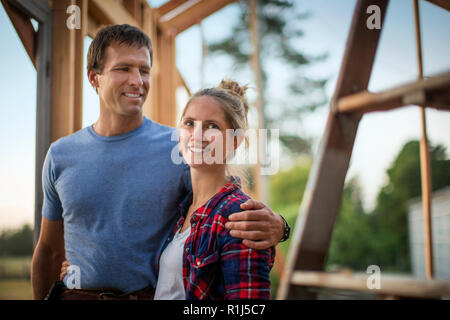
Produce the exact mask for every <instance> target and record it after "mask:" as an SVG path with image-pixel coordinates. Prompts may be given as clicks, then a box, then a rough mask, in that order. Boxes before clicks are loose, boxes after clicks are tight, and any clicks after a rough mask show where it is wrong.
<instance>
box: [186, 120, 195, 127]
mask: <svg viewBox="0 0 450 320" xmlns="http://www.w3.org/2000/svg"><path fill="white" fill-rule="evenodd" d="M184 125H186V126H188V127H190V126H193V125H194V123H193V122H192V121H190V120H187V121H185V122H184Z"/></svg>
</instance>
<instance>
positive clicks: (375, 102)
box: [337, 72, 450, 113]
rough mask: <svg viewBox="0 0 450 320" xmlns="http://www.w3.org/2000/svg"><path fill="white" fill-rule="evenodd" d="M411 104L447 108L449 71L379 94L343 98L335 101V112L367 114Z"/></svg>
mask: <svg viewBox="0 0 450 320" xmlns="http://www.w3.org/2000/svg"><path fill="white" fill-rule="evenodd" d="M411 104H413V105H418V106H427V107H432V108H437V109H443V110H450V72H447V73H444V74H441V75H438V76H435V77H431V78H427V79H422V80H418V81H415V82H412V83H409V84H406V85H402V86H398V87H395V88H393V89H390V90H385V91H382V92H379V93H372V92H368V91H363V92H360V93H355V94H352V95H348V96H345V97H342V98H340V99H339V100H338V103H337V111H338V112H341V113H348V112H359V113H366V112H373V111H385V110H389V109H394V108H398V107H402V106H405V105H411Z"/></svg>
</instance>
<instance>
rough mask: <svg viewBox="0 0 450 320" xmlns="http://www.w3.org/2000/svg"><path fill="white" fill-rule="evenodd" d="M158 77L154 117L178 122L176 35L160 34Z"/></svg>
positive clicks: (155, 84) (156, 119)
mask: <svg viewBox="0 0 450 320" xmlns="http://www.w3.org/2000/svg"><path fill="white" fill-rule="evenodd" d="M157 42H158V54H157V63H158V68H159V72H158V78H157V79H156V81H155V82H156V83H153V86H156V88H155V90H158V101H157V105H156V106H155V107H154V108H153V111H154V114H153V119H154V120H155V121H157V122H159V123H162V124H165V125H168V126H175V124H176V119H175V118H176V111H177V108H176V95H175V94H176V88H177V74H176V72H177V70H176V66H175V35H173V34H158V39H157Z"/></svg>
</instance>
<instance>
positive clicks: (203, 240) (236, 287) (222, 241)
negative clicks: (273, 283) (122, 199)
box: [168, 180, 275, 299]
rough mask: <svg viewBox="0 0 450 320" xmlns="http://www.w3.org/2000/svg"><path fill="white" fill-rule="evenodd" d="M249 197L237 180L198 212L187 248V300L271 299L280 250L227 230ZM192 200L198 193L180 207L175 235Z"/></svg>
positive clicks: (185, 272) (185, 260) (184, 254)
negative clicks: (252, 244) (249, 243)
mask: <svg viewBox="0 0 450 320" xmlns="http://www.w3.org/2000/svg"><path fill="white" fill-rule="evenodd" d="M248 199H249V196H247V195H246V194H245V193H244V192H242V190H241V189H240V184H239V181H238V180H233V181H232V182H229V183H227V184H226V185H225V186H224V187H223V188H222V189H221V190H220V191H219V192H218V193H217V194H216V195H214V196H213V197H212V198H211V199H210V200H209V201H208V202H207V203H206V204H205V205H204V206H202V207H200V208H199V209H198V210H196V211H195V212H194V213H193V215H192V218H191V232H190V235H189V236H188V238H187V240H186V243H185V245H184V252H183V281H184V287H185V290H186V299H270V278H269V273H270V270H271V268H272V265H273V262H274V258H275V248H273V247H272V248H269V249H267V250H254V249H250V248H248V247H246V246H244V245H243V244H242V239H237V238H233V237H231V236H230V233H229V230H228V229H226V228H225V223H226V222H227V220H228V216H229V215H230V214H232V213H234V212H239V211H242V209H241V208H240V205H241V203H244V202H245V201H247V200H248ZM191 203H192V192H191V193H190V194H189V195H188V196H187V197H186V198H185V199H184V200H183V202H182V203H181V204H180V206H179V207H180V214H181V217H180V218H179V220H178V222H177V224H176V226H175V228H174V232H173V235H174V234H175V233H176V232H177V231H178V230H179V229H180V228H181V226H182V225H183V223H184V218H185V216H186V213H187V211H188V209H189V206H190V204H191ZM172 238H173V237H171V238H169V239H168V242H169V241H171V240H172Z"/></svg>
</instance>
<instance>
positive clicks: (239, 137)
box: [234, 134, 244, 150]
mask: <svg viewBox="0 0 450 320" xmlns="http://www.w3.org/2000/svg"><path fill="white" fill-rule="evenodd" d="M243 140H244V135H243V134H239V135H237V136H234V150H236V149H237V148H239V146H240V145H241V143H242V141H243Z"/></svg>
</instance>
